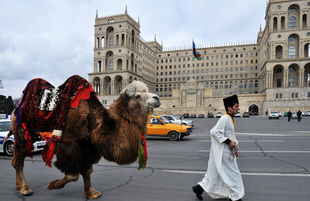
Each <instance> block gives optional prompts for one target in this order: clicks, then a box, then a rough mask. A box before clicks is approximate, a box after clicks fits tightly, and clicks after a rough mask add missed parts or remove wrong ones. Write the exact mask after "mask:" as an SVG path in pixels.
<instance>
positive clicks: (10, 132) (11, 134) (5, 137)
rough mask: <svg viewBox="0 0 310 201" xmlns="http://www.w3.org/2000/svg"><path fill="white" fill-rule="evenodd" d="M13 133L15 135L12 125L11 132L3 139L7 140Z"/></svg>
mask: <svg viewBox="0 0 310 201" xmlns="http://www.w3.org/2000/svg"><path fill="white" fill-rule="evenodd" d="M11 135H13V129H12V127H11V128H10V131H9V133H8V134H7V136H6V137H5V138H4V139H3V141H6V140H7V139H9V137H10V136H11Z"/></svg>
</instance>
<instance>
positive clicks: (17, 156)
mask: <svg viewBox="0 0 310 201" xmlns="http://www.w3.org/2000/svg"><path fill="white" fill-rule="evenodd" d="M15 139H16V140H15V145H14V154H13V158H12V166H13V167H14V168H15V171H16V189H17V190H20V193H21V194H23V195H31V194H32V190H31V189H30V187H29V186H28V184H27V182H26V179H25V176H24V160H25V157H26V152H25V146H20V145H21V142H20V141H19V140H18V138H15Z"/></svg>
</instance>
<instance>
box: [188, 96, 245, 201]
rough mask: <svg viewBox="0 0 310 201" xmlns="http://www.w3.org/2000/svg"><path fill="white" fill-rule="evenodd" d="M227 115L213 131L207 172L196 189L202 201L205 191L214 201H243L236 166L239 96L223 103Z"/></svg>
mask: <svg viewBox="0 0 310 201" xmlns="http://www.w3.org/2000/svg"><path fill="white" fill-rule="evenodd" d="M223 101H224V106H225V109H226V112H227V113H226V114H225V115H223V116H222V117H221V118H220V119H219V120H218V122H217V123H216V125H215V126H214V127H213V128H212V129H211V131H210V135H211V148H210V156H209V161H208V169H207V173H206V174H205V176H204V178H203V179H202V180H201V181H200V182H198V185H196V186H193V188H192V189H193V191H194V193H195V194H196V197H197V198H198V199H199V200H202V199H203V198H202V193H203V191H206V192H207V193H208V195H209V196H210V197H211V198H213V199H225V198H227V199H229V200H230V201H242V199H241V198H242V197H243V196H244V186H243V181H242V178H241V174H240V171H239V168H238V164H237V157H238V141H237V139H236V137H235V132H234V131H235V121H234V115H235V114H237V113H238V110H240V108H239V101H238V96H237V95H233V96H230V97H227V98H224V99H223Z"/></svg>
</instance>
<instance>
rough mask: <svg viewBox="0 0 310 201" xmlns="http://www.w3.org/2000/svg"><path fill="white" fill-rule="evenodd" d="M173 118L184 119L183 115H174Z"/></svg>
mask: <svg viewBox="0 0 310 201" xmlns="http://www.w3.org/2000/svg"><path fill="white" fill-rule="evenodd" d="M173 116H175V117H176V118H179V119H181V118H182V115H180V114H176V115H173Z"/></svg>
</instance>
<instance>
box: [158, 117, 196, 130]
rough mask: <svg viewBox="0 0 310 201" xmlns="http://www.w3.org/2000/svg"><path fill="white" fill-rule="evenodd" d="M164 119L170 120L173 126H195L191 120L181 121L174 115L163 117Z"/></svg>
mask: <svg viewBox="0 0 310 201" xmlns="http://www.w3.org/2000/svg"><path fill="white" fill-rule="evenodd" d="M161 116H162V117H165V118H166V119H168V120H169V121H170V122H171V123H173V124H183V125H187V126H192V127H193V126H194V124H193V121H192V120H189V119H186V120H185V119H179V118H178V117H176V116H174V115H170V114H167V115H161Z"/></svg>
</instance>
